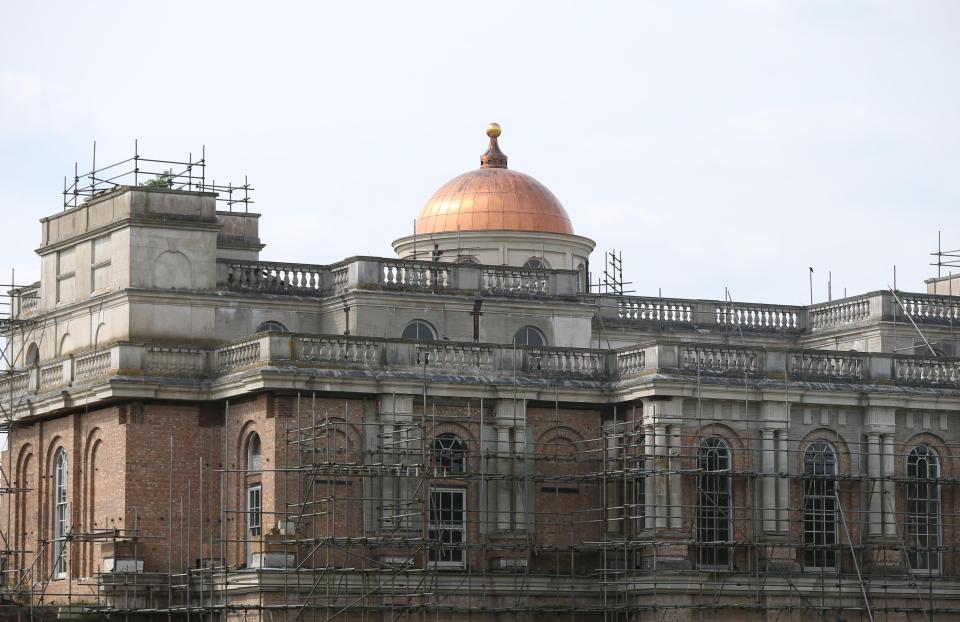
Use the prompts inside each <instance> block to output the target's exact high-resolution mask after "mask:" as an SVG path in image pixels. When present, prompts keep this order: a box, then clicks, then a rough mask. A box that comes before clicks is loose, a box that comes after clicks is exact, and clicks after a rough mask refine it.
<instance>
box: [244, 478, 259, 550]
mask: <svg viewBox="0 0 960 622" xmlns="http://www.w3.org/2000/svg"><path fill="white" fill-rule="evenodd" d="M261 490H262V489H261V487H260V484H254V485H252V486H248V487H247V550H248V551H251V552H252V544H253V542H254V541H255V540H258V539H259V538H260V533H261V525H262V523H261V520H262V510H263V498H262V496H261V495H262V493H261Z"/></svg>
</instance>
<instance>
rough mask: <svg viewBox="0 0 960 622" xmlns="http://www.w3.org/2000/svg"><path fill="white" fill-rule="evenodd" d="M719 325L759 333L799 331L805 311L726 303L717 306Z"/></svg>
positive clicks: (795, 308) (785, 307) (772, 306)
mask: <svg viewBox="0 0 960 622" xmlns="http://www.w3.org/2000/svg"><path fill="white" fill-rule="evenodd" d="M716 312H717V325H718V326H728V327H732V328H745V329H747V330H758V331H774V332H776V331H797V330H800V321H801V317H802V315H803V309H802V308H800V307H787V306H777V305H763V304H748V303H743V304H740V303H733V302H731V303H724V304H720V305H717V311H716Z"/></svg>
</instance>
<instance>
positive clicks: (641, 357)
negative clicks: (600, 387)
mask: <svg viewBox="0 0 960 622" xmlns="http://www.w3.org/2000/svg"><path fill="white" fill-rule="evenodd" d="M615 356H616V361H615V363H614V364H615V365H616V367H615V369H616V371H617V374H618V375H619V376H621V377H624V378H626V377H630V376H636V375H639V374H642V373H643V372H645V371H646V370H647V349H646V348H643V347H640V348H626V349H624V350H617V352H616V354H615Z"/></svg>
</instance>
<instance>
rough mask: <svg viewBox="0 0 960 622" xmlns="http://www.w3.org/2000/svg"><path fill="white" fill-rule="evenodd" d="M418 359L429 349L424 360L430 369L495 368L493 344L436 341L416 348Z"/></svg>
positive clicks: (486, 369)
mask: <svg viewBox="0 0 960 622" xmlns="http://www.w3.org/2000/svg"><path fill="white" fill-rule="evenodd" d="M418 350H419V356H418V357H417V358H418V360H424V357H423V354H424V353H425V351H429V352H430V353H431V356H429V357H428V358H427V359H426V360H425V362H426V364H427V366H428V367H429V368H431V369H453V370H477V371H493V370H494V369H496V351H495V349H494V347H493V346H489V345H473V344H463V343H443V342H441V343H437V344H432V346H425V347H423V348H418Z"/></svg>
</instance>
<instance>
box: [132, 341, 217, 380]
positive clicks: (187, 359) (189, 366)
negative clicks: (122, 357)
mask: <svg viewBox="0 0 960 622" xmlns="http://www.w3.org/2000/svg"><path fill="white" fill-rule="evenodd" d="M208 356H209V354H208V351H207V350H206V349H204V348H193V347H183V346H158V345H147V346H144V348H143V370H144V371H145V372H147V373H151V374H159V375H171V376H176V375H203V374H205V373H206V372H207V367H208V364H207V358H208Z"/></svg>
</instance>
